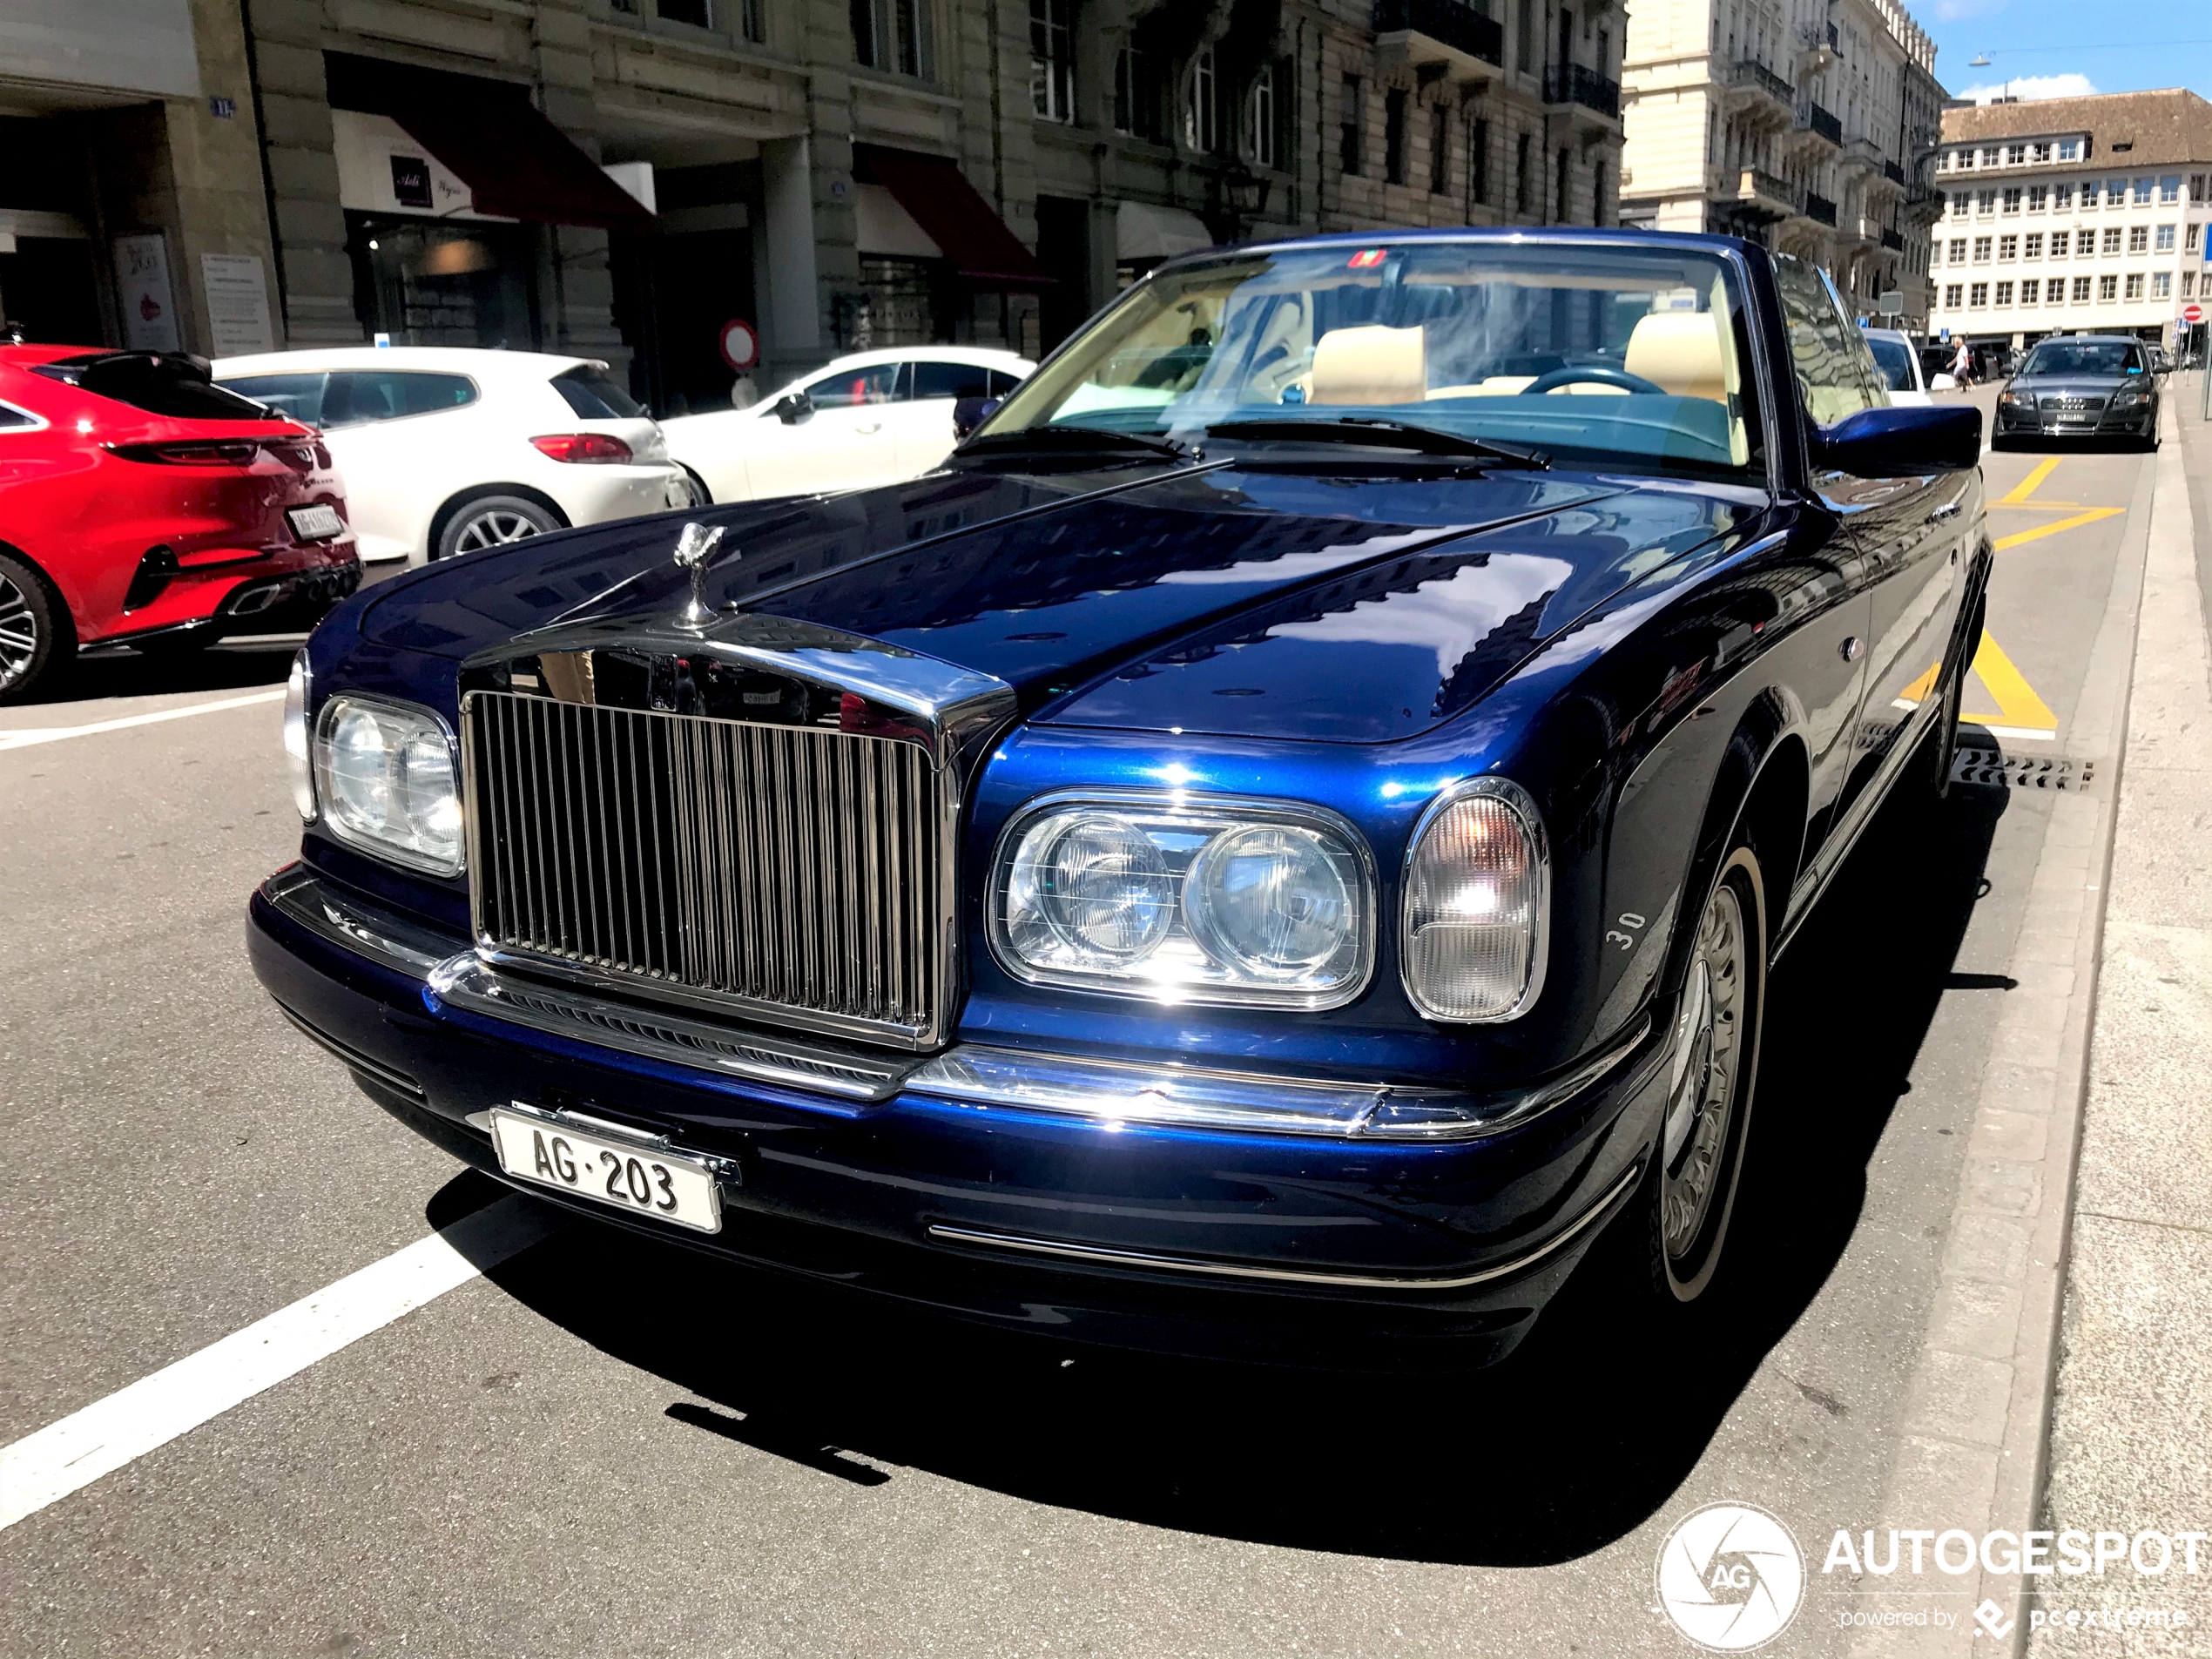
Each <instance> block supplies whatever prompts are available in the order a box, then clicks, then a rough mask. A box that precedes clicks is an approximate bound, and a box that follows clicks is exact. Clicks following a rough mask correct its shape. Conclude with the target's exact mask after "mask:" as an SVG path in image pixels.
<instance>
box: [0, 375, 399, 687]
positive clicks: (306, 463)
mask: <svg viewBox="0 0 2212 1659" xmlns="http://www.w3.org/2000/svg"><path fill="white" fill-rule="evenodd" d="M360 584H361V559H360V556H358V555H357V553H356V552H355V550H354V535H353V531H352V529H351V528H350V527H349V526H348V525H347V522H346V498H345V492H344V489H343V486H342V485H341V482H340V480H339V477H338V475H337V473H336V472H335V471H334V469H332V466H331V462H330V452H329V450H327V448H324V447H323V444H322V442H321V440H320V438H319V437H318V436H317V435H315V432H314V429H313V428H309V427H304V426H301V425H300V423H299V422H298V421H292V420H287V419H286V418H285V417H284V416H282V415H276V414H274V413H273V412H272V411H270V410H268V409H266V408H263V407H262V406H261V405H260V404H259V403H255V402H253V401H250V400H248V399H246V398H242V397H239V396H238V395H236V394H234V393H231V392H226V391H225V390H223V389H222V388H220V387H219V386H216V385H214V384H212V382H210V381H209V380H208V378H207V368H206V365H205V364H204V363H202V362H200V361H199V360H197V359H195V358H191V357H183V356H177V355H172V354H165V353H155V352H122V351H105V350H99V349H88V348H86V347H80V346H0V703H5V702H7V701H9V700H10V699H11V698H17V697H20V696H22V695H24V693H25V692H27V691H29V690H30V687H31V686H32V685H35V684H36V683H37V681H39V680H40V679H42V678H44V677H45V676H46V675H47V674H48V673H49V672H50V671H51V670H53V669H54V668H55V667H56V666H57V665H58V664H64V663H66V662H68V661H69V660H70V659H71V658H72V657H73V656H74V655H75V654H76V652H78V651H80V650H83V649H84V648H85V647H87V646H91V645H96V644H115V643H125V644H132V645H136V646H138V647H139V648H140V649H141V650H144V651H161V650H178V649H189V648H191V647H192V646H196V645H202V644H212V642H213V641H214V640H216V639H218V638H220V637H222V636H223V635H224V634H225V633H226V632H232V631H239V630H240V628H241V627H242V626H243V625H244V619H246V618H247V617H252V618H253V626H254V627H256V628H266V627H267V626H268V625H269V624H272V623H280V622H282V621H293V620H295V619H296V624H295V625H297V624H312V622H313V621H314V619H316V618H319V617H320V616H321V615H322V613H323V612H324V611H326V610H329V609H330V607H331V606H333V605H334V604H337V603H338V601H339V600H341V599H342V598H343V597H345V596H346V595H347V594H349V593H351V592H352V591H353V590H354V589H355V588H356V587H358V586H359V585H360ZM280 607H282V613H281V616H273V615H272V614H271V613H273V612H277V611H278V610H279V608H280Z"/></svg>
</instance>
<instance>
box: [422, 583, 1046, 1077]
mask: <svg viewBox="0 0 2212 1659" xmlns="http://www.w3.org/2000/svg"><path fill="white" fill-rule="evenodd" d="M1013 711H1014V696H1013V692H1012V691H1011V690H1009V689H1008V687H1006V686H1005V685H1002V684H1001V682H999V681H997V680H995V679H992V678H988V676H984V675H979V674H975V673H973V672H971V671H968V670H965V669H961V668H958V667H955V666H954V665H953V664H947V663H942V662H940V661H937V660H936V659H934V658H927V657H922V656H920V655H918V654H916V653H914V652H909V651H899V650H897V649H895V648H892V647H887V646H884V645H881V644H878V643H876V642H873V641H869V640H866V639H862V638H860V637H855V636H850V635H846V634H842V633H840V632H837V631H832V630H827V629H822V628H819V627H815V626H813V625H812V624H793V623H790V622H786V621H784V620H782V619H780V618H776V617H754V616H751V615H749V614H745V613H738V614H736V615H732V616H726V617H721V618H718V619H715V620H712V621H710V622H709V623H707V624H705V625H704V626H702V627H700V628H698V629H696V630H694V629H691V628H687V627H682V626H670V625H660V626H655V625H653V624H644V625H642V626H641V625H640V624H637V623H636V622H631V623H628V624H613V623H608V624H581V625H577V626H570V627H567V628H556V629H554V630H549V631H546V632H544V633H542V634H539V635H535V636H529V637H526V638H525V639H524V640H518V641H516V642H515V644H512V645H509V646H508V647H507V648H505V651H503V652H501V653H492V654H489V656H488V657H487V658H483V659H478V660H475V661H472V662H471V663H470V664H468V665H466V666H465V667H464V670H463V674H462V765H463V772H464V779H463V791H464V797H465V799H466V801H467V803H468V828H469V900H470V914H471V923H472V932H473V934H474V935H475V944H476V954H477V955H478V956H479V958H481V959H482V960H483V961H486V962H489V963H493V964H496V965H500V966H502V967H507V968H516V969H520V970H522V971H524V972H535V973H540V974H548V975H550V976H552V977H556V978H561V979H565V980H569V981H578V982H582V983H584V984H588V985H590V986H592V987H593V988H597V989H599V990H602V991H606V992H610V993H614V994H617V995H623V996H626V997H631V998H640V999H644V1000H645V1001H653V1002H665V1003H675V1004H679V1005H683V1006H685V1007H689V1008H698V1009H702V1010H707V1011H716V1012H720V1013H722V1014H724V1015H732V1016H735V1017H738V1018H743V1019H749V1020H753V1021H764V1022H774V1023H775V1024H777V1025H781V1026H786V1027H792V1028H802V1029H806V1030H811V1031H817V1032H823V1033H827V1034H831V1035H840V1036H846V1037H857V1038H860V1039H863V1040H866V1041H871V1042H880V1043H887V1044H891V1045H894V1046H896V1047H900V1048H906V1049H930V1048H934V1047H936V1046H938V1045H940V1044H941V1043H942V1042H944V1041H946V1039H947V1038H948V1035H949V1034H950V1028H951V1024H952V1020H953V1017H954V1009H955V1008H956V1005H957V999H958V995H959V991H960V988H961V962H960V954H959V926H958V910H957V897H958V895H957V890H956V873H955V867H954V866H955V856H954V855H955V838H956V832H957V827H958V824H959V820H960V813H961V802H962V799H963V795H964V786H965V784H966V782H967V779H968V776H969V775H970V773H971V772H972V770H973V767H974V764H975V762H976V760H977V759H978V757H979V756H980V754H981V752H982V750H983V747H984V745H985V744H986V743H987V742H988V739H989V738H991V737H992V736H994V735H995V733H996V732H998V731H999V730H1000V729H1001V727H1002V726H1003V725H1005V724H1006V723H1007V721H1008V720H1009V719H1010V718H1012V715H1013ZM748 716H752V717H754V718H747V717H748Z"/></svg>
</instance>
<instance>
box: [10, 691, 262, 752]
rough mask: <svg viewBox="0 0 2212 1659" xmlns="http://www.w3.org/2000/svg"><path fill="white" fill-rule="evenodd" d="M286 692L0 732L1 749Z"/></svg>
mask: <svg viewBox="0 0 2212 1659" xmlns="http://www.w3.org/2000/svg"><path fill="white" fill-rule="evenodd" d="M283 697H284V688H283V687H282V686H278V687H277V688H276V689H275V690H273V691H254V692H253V693H251V694H250V695H248V696H246V697H226V698H217V699H216V700H215V701H214V702H212V703H193V704H191V705H187V706H186V707H184V708H181V709H163V710H161V711H159V712H158V713H155V714H126V715H125V716H124V717H122V718H120V719H115V720H95V721H93V722H92V723H91V725H34V726H26V727H24V729H22V730H21V731H17V732H0V749H28V748H30V745H33V744H34V743H59V742H60V741H61V740H62V739H63V738H89V737H91V736H93V735H94V734H95V733H98V732H120V731H122V730H123V729H124V728H125V727H126V726H134V725H159V724H160V723H161V722H162V721H164V720H185V719H190V718H192V716H193V715H195V714H218V713H220V712H221V711H223V710H225V709H243V708H250V707H252V706H253V705H254V704H256V703H276V702H280V701H281V700H282V699H283Z"/></svg>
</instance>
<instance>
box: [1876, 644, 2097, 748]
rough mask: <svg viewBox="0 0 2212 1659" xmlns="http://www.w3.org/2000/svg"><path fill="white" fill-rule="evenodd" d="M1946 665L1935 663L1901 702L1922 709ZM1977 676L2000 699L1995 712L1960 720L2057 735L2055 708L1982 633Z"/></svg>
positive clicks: (1907, 689) (1966, 715)
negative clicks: (1924, 701) (1923, 702)
mask: <svg viewBox="0 0 2212 1659" xmlns="http://www.w3.org/2000/svg"><path fill="white" fill-rule="evenodd" d="M1941 666H1942V664H1931V665H1930V666H1929V669H1928V671H1927V672H1926V673H1925V674H1923V675H1921V676H1920V678H1919V679H1917V680H1914V681H1913V682H1912V685H1908V686H1906V687H1905V690H1904V691H1903V692H1901V693H1900V694H1899V695H1898V699H1897V700H1898V702H1899V703H1901V704H1905V705H1909V706H1911V707H1914V708H1918V707H1919V705H1920V703H1921V701H1922V700H1923V699H1924V698H1926V697H1927V696H1928V694H1929V693H1930V692H1932V691H1934V690H1935V682H1936V674H1937V671H1938V670H1939V669H1940V667H1941ZM1973 673H1975V674H1976V675H1978V676H1979V677H1980V679H1981V683H1982V685H1983V686H1984V687H1985V688H1986V689H1987V691H1988V692H1989V694H1990V696H1992V697H1993V698H1996V699H1997V709H1996V711H1995V712H1994V713H1989V714H1975V713H1962V714H1961V715H1959V718H1960V719H1962V720H1972V721H1973V723H1974V724H1975V725H2003V726H2009V727H2011V728H2013V729H2014V730H2015V731H2017V732H2021V733H2022V734H2026V733H2029V732H2056V731H2057V730H2058V729H2059V717H2058V716H2057V715H2055V714H2054V713H2052V712H2051V705H2049V704H2047V703H2046V702H2045V701H2044V700H2043V699H2042V698H2040V697H2038V696H2036V695H2035V688H2034V687H2033V686H2032V685H2029V684H2028V683H2027V680H2026V679H2025V678H2022V677H2021V675H2020V670H2019V669H2017V668H2015V667H2013V659H2012V658H2009V657H2007V656H2006V655H2005V651H2004V648H2003V647H2002V646H2000V644H1998V643H1997V642H1996V641H1995V640H1993V639H1992V638H1991V637H1989V631H1988V630H1987V629H1984V630H1983V631H1982V636H1981V643H1980V644H1978V645H1977V646H1975V648H1974V660H1973Z"/></svg>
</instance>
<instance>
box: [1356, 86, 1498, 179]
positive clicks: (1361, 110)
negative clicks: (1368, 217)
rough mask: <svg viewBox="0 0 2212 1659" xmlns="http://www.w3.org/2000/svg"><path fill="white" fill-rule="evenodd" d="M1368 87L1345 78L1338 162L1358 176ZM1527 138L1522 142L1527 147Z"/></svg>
mask: <svg viewBox="0 0 2212 1659" xmlns="http://www.w3.org/2000/svg"><path fill="white" fill-rule="evenodd" d="M1366 132H1367V89H1366V84H1364V83H1363V82H1362V81H1361V80H1360V78H1359V77H1358V76H1357V75H1347V76H1345V78H1344V115H1343V126H1342V127H1341V129H1340V130H1339V133H1338V152H1337V162H1338V165H1339V166H1341V167H1342V168H1343V169H1344V171H1345V173H1346V175H1348V176H1349V177H1351V178H1354V179H1356V178H1358V177H1359V172H1360V168H1361V166H1362V165H1364V163H1365V159H1366V149H1367V145H1366ZM1527 142H1528V141H1527V139H1526V138H1523V139H1522V140H1521V144H1522V145H1523V147H1524V148H1525V147H1526V146H1527Z"/></svg>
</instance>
